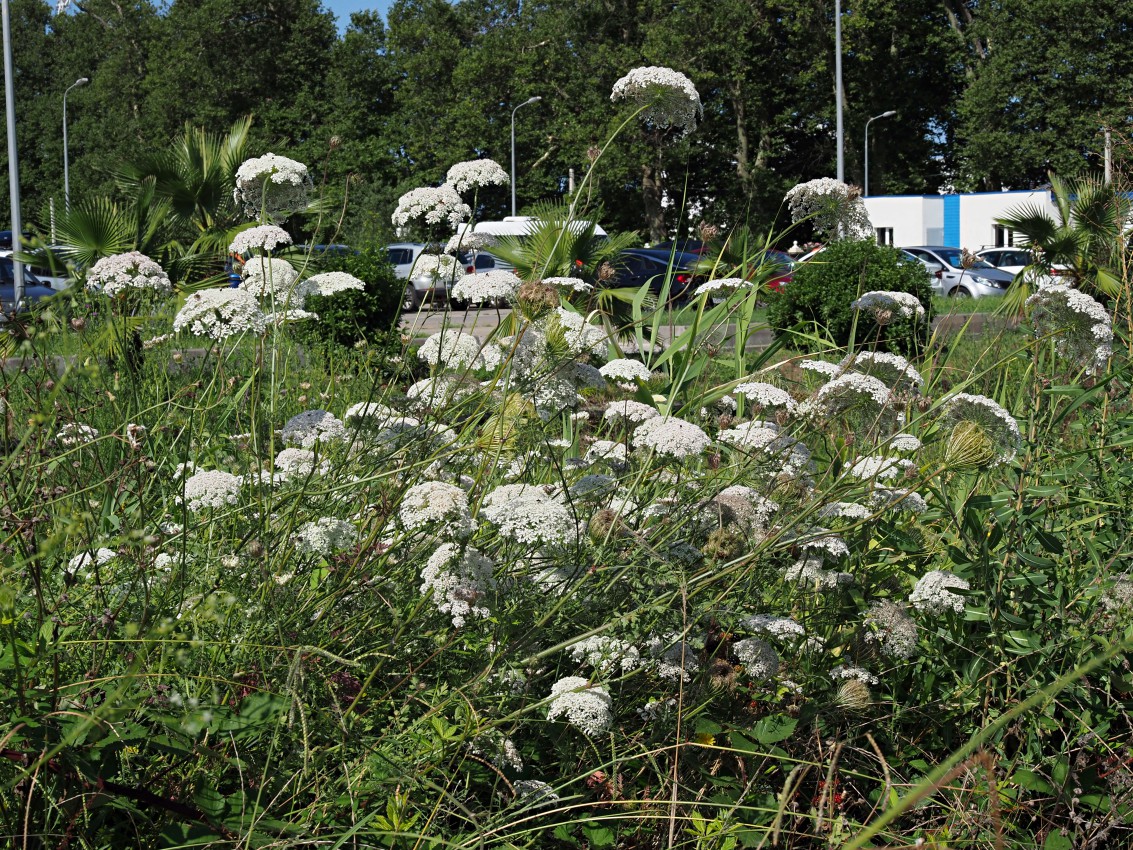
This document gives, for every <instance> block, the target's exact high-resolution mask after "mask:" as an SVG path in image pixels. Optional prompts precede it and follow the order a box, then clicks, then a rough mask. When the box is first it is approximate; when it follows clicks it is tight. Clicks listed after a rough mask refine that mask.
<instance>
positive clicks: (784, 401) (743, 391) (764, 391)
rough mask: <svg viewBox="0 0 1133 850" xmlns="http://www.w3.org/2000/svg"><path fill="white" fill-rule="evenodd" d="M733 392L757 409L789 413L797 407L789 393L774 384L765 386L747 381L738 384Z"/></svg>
mask: <svg viewBox="0 0 1133 850" xmlns="http://www.w3.org/2000/svg"><path fill="white" fill-rule="evenodd" d="M733 392H735V394H736V395H742V396H743V397H744V398H746V399H747V400H748V401H750V402H751V403H752V404H754V405H755V406H757V407H772V408H782V409H783V410H787V411H791V410H794V409H795V408H796V407H797V406H798V405H797V404H796V403H795V400H794V399H793V398H791V394H790V393H789V392H787V391H786V390H784V389H780V388H779V387H777V386H775V385H774V384H766V383H763V382H762V381H748V382H746V383H743V384H740V385H739V386H737V387H736V388H735V390H733Z"/></svg>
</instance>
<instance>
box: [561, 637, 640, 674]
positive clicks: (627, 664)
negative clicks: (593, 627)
mask: <svg viewBox="0 0 1133 850" xmlns="http://www.w3.org/2000/svg"><path fill="white" fill-rule="evenodd" d="M570 657H571V658H572V659H574V661H575V663H576V664H587V665H589V666H590V667H593V668H594V670H595V671H597V672H598V673H601V674H602V675H608V674H610V673H614V672H616V671H619V670H620V671H621V672H623V673H628V672H629V671H630V670H636V669H637V668H638V667H639V666H641V653H640V652H638V649H637V647H636V646H634V645H633V644H632V643H628V642H626V641H624V640H619V639H618V638H613V637H608V636H606V635H594V636H592V637H588V638H584V639H583V640H580V641H579V642H578V643H576V644H572V645H571V647H570Z"/></svg>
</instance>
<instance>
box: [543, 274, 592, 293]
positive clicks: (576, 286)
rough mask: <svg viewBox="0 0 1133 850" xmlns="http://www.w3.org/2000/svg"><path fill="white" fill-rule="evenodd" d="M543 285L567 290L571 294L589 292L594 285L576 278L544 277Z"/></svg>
mask: <svg viewBox="0 0 1133 850" xmlns="http://www.w3.org/2000/svg"><path fill="white" fill-rule="evenodd" d="M543 283H545V284H546V285H547V286H553V287H555V288H557V289H569V290H570V291H572V292H590V291H591V290H592V289H594V285H593V284H590V283H587V282H586V281H584V280H579V279H578V278H577V277H545V278H543Z"/></svg>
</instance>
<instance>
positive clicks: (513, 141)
mask: <svg viewBox="0 0 1133 850" xmlns="http://www.w3.org/2000/svg"><path fill="white" fill-rule="evenodd" d="M542 99H543V98H541V97H538V96H536V97H529V98H528V99H527V100H525V101H523V103H521V104H519V106H517V107H516V108H515V109H513V110H512V111H511V214H512V215H513V216H514V215H515V113H517V112H518V111H519V110H520V109H522V108H523V107H525V106H527V105H528V104H531V103H538V102H539V101H541V100H542Z"/></svg>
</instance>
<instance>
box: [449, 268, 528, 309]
mask: <svg viewBox="0 0 1133 850" xmlns="http://www.w3.org/2000/svg"><path fill="white" fill-rule="evenodd" d="M521 283H522V281H521V280H520V279H519V278H518V277H516V276H515V275H514V274H512V273H511V272H509V271H504V270H502V269H493V270H492V271H487V272H481V273H480V274H466V275H464V276H463V277H462V278H461V279H460V280H458V281H457V282H456V285H455V286H453V288H452V297H453V298H454V299H456V300H457V301H467V302H468V303H469V304H483V303H485V302H486V301H509V302H510V301H514V300H515V296H516V293H517V292H519V286H520V284H521Z"/></svg>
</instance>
